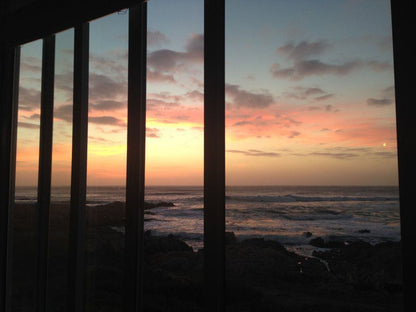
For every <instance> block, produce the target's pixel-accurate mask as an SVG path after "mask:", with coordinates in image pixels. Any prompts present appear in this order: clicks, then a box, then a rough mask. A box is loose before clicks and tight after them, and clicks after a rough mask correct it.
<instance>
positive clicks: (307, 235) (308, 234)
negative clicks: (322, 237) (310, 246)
mask: <svg viewBox="0 0 416 312" xmlns="http://www.w3.org/2000/svg"><path fill="white" fill-rule="evenodd" d="M303 235H304V236H305V237H306V238H309V237H311V236H312V233H311V232H303Z"/></svg>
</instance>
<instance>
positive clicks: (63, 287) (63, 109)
mask: <svg viewBox="0 0 416 312" xmlns="http://www.w3.org/2000/svg"><path fill="white" fill-rule="evenodd" d="M55 51H56V52H55V92H54V120H53V150H52V181H51V184H52V186H51V207H50V212H49V255H48V256H49V259H48V285H47V287H48V291H47V295H48V298H47V304H48V311H66V309H67V306H68V298H67V294H68V247H69V209H70V196H71V157H72V106H73V103H72V95H73V74H74V73H73V67H74V64H73V63H74V30H73V29H70V30H67V31H65V32H62V33H59V34H57V35H56V48H55Z"/></svg>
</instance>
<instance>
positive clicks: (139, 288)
mask: <svg viewBox="0 0 416 312" xmlns="http://www.w3.org/2000/svg"><path fill="white" fill-rule="evenodd" d="M146 32H147V4H146V3H145V2H143V3H139V4H137V5H136V6H134V7H131V8H130V9H129V51H128V104H127V106H128V125H127V184H126V236H125V248H126V260H125V261H126V267H125V290H124V293H125V299H124V305H125V307H124V308H125V311H131V312H133V311H141V310H142V307H143V249H144V247H143V227H144V224H143V222H144V178H145V174H144V172H145V135H146V133H145V131H146V37H147V36H146Z"/></svg>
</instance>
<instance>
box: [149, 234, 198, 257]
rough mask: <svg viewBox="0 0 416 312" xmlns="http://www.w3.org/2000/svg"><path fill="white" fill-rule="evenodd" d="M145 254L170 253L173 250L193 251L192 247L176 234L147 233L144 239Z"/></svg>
mask: <svg viewBox="0 0 416 312" xmlns="http://www.w3.org/2000/svg"><path fill="white" fill-rule="evenodd" d="M144 250H145V254H149V255H152V254H156V253H168V252H172V251H187V252H192V247H190V246H189V245H188V244H186V243H185V242H184V241H182V240H180V239H179V238H177V237H176V236H174V235H168V236H152V235H151V233H148V234H146V235H145V240H144Z"/></svg>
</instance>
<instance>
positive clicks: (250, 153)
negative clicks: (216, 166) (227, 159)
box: [226, 149, 281, 157]
mask: <svg viewBox="0 0 416 312" xmlns="http://www.w3.org/2000/svg"><path fill="white" fill-rule="evenodd" d="M226 152H227V153H234V154H242V155H244V156H250V157H280V156H281V154H280V153H275V152H265V151H261V150H255V149H249V150H234V149H231V150H227V151H226Z"/></svg>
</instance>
